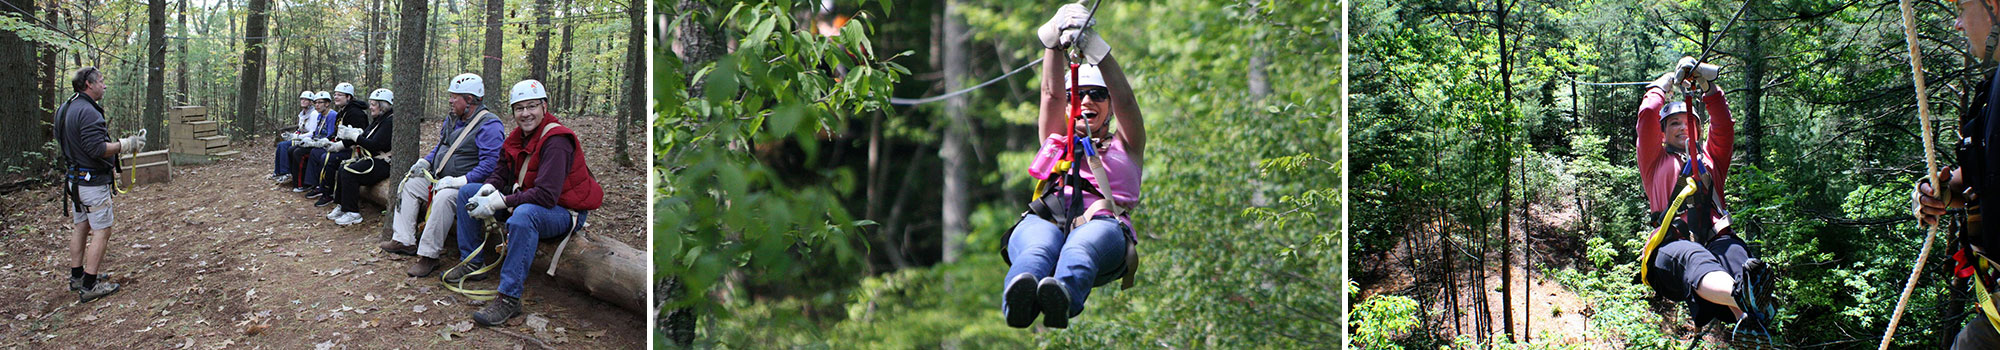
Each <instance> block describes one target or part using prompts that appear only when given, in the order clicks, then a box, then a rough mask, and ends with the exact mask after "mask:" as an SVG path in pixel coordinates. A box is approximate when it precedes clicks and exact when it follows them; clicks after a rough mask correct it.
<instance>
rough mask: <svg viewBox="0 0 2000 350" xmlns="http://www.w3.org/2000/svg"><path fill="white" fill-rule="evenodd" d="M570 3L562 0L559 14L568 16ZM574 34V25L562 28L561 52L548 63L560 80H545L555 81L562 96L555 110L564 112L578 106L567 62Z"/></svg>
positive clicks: (572, 53) (571, 53) (557, 100)
mask: <svg viewBox="0 0 2000 350" xmlns="http://www.w3.org/2000/svg"><path fill="white" fill-rule="evenodd" d="M572 1H573V0H563V6H562V12H561V13H562V14H565V15H566V14H568V13H569V12H570V4H571V2H572ZM640 22H641V24H640V25H641V26H643V25H645V24H644V22H645V21H640ZM642 28H643V27H642ZM640 32H644V31H643V30H642V31H640ZM575 34H576V26H575V25H565V26H563V30H562V49H561V51H557V52H556V54H555V57H557V58H553V59H551V61H554V62H550V64H553V65H555V72H554V73H551V74H554V75H560V76H561V77H560V78H557V77H549V78H546V79H553V80H555V82H554V84H555V86H556V91H557V92H556V93H557V94H558V95H560V96H562V98H560V99H556V101H555V102H556V106H557V108H560V109H562V110H565V111H573V110H574V109H575V108H576V106H578V105H579V104H578V103H576V101H575V100H572V99H573V98H576V92H575V91H572V90H574V89H575V86H576V85H575V84H572V80H574V79H575V78H573V77H574V75H573V74H570V72H569V61H570V56H571V55H574V52H573V51H571V50H570V48H571V46H570V38H571V37H574V36H576V35H575ZM639 47H645V46H643V45H642V46H639Z"/></svg>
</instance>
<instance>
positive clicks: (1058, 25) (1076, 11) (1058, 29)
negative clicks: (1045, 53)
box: [1035, 4, 1095, 50]
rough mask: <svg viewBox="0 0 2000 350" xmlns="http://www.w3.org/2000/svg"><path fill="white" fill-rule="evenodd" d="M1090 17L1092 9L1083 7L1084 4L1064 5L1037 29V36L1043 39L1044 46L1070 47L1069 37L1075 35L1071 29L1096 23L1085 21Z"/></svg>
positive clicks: (1051, 47)
mask: <svg viewBox="0 0 2000 350" xmlns="http://www.w3.org/2000/svg"><path fill="white" fill-rule="evenodd" d="M1089 17H1090V9H1089V8H1085V7H1083V4H1068V5H1063V6H1062V7H1061V8H1058V9H1056V15H1055V16H1054V17H1050V18H1049V21H1048V23H1043V24H1042V27H1041V28H1038V29H1035V36H1037V37H1040V38H1041V39H1042V47H1044V48H1050V49H1057V50H1061V49H1065V48H1068V47H1069V42H1070V38H1068V37H1070V36H1074V35H1075V32H1074V31H1071V30H1073V29H1081V28H1084V27H1088V26H1090V25H1093V24H1095V23H1087V22H1085V20H1086V19H1087V18H1089ZM1093 22H1094V21H1093Z"/></svg>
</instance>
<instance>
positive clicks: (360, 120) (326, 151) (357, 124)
mask: <svg viewBox="0 0 2000 350" xmlns="http://www.w3.org/2000/svg"><path fill="white" fill-rule="evenodd" d="M333 108H334V109H338V110H339V111H340V112H339V113H335V116H336V117H337V118H338V119H339V120H338V121H337V123H336V124H332V125H329V126H328V127H330V128H333V131H334V132H333V135H334V136H333V137H332V138H329V139H327V140H326V141H324V142H323V143H322V144H321V145H322V147H324V148H323V149H321V150H320V154H319V163H317V164H308V166H307V167H306V169H307V171H318V172H319V177H320V179H319V183H320V186H319V189H318V191H316V192H314V194H313V195H307V197H308V198H313V197H317V198H319V200H318V201H314V202H313V206H315V207H323V206H326V205H328V204H333V186H330V185H333V184H329V183H328V182H329V181H335V180H339V177H338V176H339V175H340V164H341V162H345V161H347V159H348V158H351V157H352V156H353V155H354V152H353V151H352V150H349V149H346V148H345V147H343V146H344V145H342V144H340V141H339V138H340V135H353V134H359V132H358V131H356V130H358V129H364V128H367V127H368V103H367V102H362V101H361V100H356V99H354V84H348V83H340V85H335V86H334V87H333ZM311 162H312V160H310V159H309V160H307V163H311ZM335 184H337V183H335ZM339 211H340V208H334V210H333V212H331V213H327V217H329V218H331V217H333V216H334V214H337V213H339Z"/></svg>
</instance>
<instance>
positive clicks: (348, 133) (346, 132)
mask: <svg viewBox="0 0 2000 350" xmlns="http://www.w3.org/2000/svg"><path fill="white" fill-rule="evenodd" d="M334 133H335V134H336V135H334V136H336V137H339V138H340V139H342V140H348V141H354V139H357V138H360V137H361V128H357V127H352V126H346V125H341V126H340V129H339V130H336V131H335V132H334Z"/></svg>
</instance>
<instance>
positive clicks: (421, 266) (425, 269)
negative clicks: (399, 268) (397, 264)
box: [391, 241, 438, 277]
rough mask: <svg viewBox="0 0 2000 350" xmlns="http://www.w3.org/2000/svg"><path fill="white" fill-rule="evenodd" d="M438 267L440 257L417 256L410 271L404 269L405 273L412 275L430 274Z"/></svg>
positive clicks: (411, 264)
mask: <svg viewBox="0 0 2000 350" xmlns="http://www.w3.org/2000/svg"><path fill="white" fill-rule="evenodd" d="M391 242H394V241H391ZM437 267H438V259H436V258H425V257H417V261H414V262H411V263H410V269H409V270H408V271H403V273H405V274H409V275H410V277H424V276H430V275H431V271H436V270H437Z"/></svg>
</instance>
